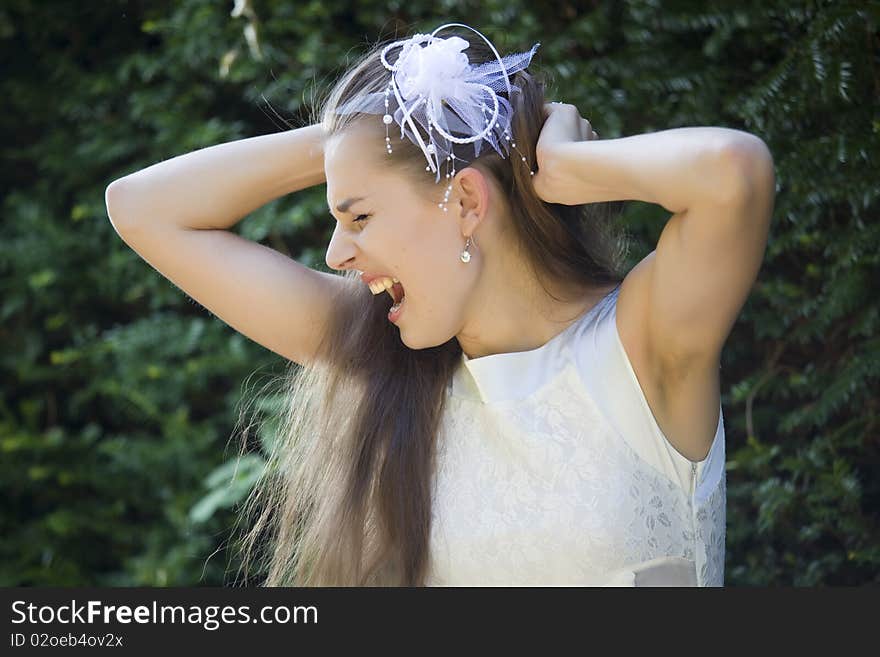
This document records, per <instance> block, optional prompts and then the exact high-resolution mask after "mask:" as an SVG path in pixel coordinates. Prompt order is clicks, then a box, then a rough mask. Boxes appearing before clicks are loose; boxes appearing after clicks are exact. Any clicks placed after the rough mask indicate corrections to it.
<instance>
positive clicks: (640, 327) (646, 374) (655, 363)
mask: <svg viewBox="0 0 880 657" xmlns="http://www.w3.org/2000/svg"><path fill="white" fill-rule="evenodd" d="M654 255H655V252H654V251H652V252H651V253H649V254H648V255H647V256H645V257H644V258H643V259H642V260H641V261H640V262H639V263H638V264H637V265H636V266H634V267H633V268H632V269H631V270H630V271H629V272H628V273H627V275H626V277H625V278H624V280H623V283H622V284H621V286H620V292H619V294H618V298H617V332H618V335H619V336H620V342H621V344H622V345H623V348H624V350H625V351H626V354H627V357H628V358H629V361H630V364H631V365H632V368H633V371H634V372H635V374H636V378H637V379H638V383H639V387H641V389H642V392H643V393H644V395H645V400H646V401H647V402H648V406H649V408H650V409H651V413H652V414H653V415H654V419H655V420H656V421H657V425H658V426H659V427H660V430H661V431H662V432H663V435H664V436H666V439H667V440H668V441H669V443H670V444H671V445H672V447H673V448H675V450H676V451H677V452H678V453H679V454H681V455H682V456H684V457H685V458H687V459H688V460H690V461H702V460H704V459H705V458H706V456H707V455H708V453H709V448H710V447H711V445H712V439H713V437H714V435H715V429H716V427H717V426H718V420H719V407H720V403H721V391H720V372H719V369H718V366H717V364H710V365H701V364H696V363H692V364H690V365H689V366H688V367H686V368H685V367H683V366H681V367H679V366H677V365H676V364H674V363H669V362H664V360H663V358H662V357H661V355H660V354H658V353H653V352H652V350H651V349H650V341H649V340H648V339H647V327H648V326H649V319H650V318H649V317H648V309H649V308H650V307H651V304H650V303H648V297H647V295H648V294H649V293H650V289H651V288H650V278H651V267H652V264H653V260H654Z"/></svg>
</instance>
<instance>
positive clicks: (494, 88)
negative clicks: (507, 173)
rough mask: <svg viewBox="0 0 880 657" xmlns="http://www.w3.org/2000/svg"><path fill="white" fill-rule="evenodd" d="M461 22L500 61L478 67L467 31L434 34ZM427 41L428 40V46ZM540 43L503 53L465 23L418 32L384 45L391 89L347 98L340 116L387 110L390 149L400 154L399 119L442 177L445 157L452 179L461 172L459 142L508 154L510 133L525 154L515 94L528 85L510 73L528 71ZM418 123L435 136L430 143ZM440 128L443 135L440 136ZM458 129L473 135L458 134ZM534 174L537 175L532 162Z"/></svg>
mask: <svg viewBox="0 0 880 657" xmlns="http://www.w3.org/2000/svg"><path fill="white" fill-rule="evenodd" d="M453 26H459V27H465V28H467V29H469V30H473V31H474V32H476V33H477V34H479V35H480V37H482V38H483V40H484V41H485V42H486V43H487V44H488V45H489V47H490V48H491V49H492V52H494V53H495V56H496V57H497V58H498V61H490V62H485V63H483V64H479V65H471V64H470V62H469V61H468V57H467V55H466V54H464V53H463V52H462V51H463V50H465V49H467V48H468V47H469V46H470V43H469V42H468V41H467V40H466V39H463V38H461V37H459V36H452V37H449V38H445V39H444V38H440V37H435V36H434V35H435V34H436V33H437V32H439V31H440V30H442V29H444V28H447V27H453ZM423 43H427V45H426V46H424V47H422V44H423ZM540 45H541V44H540V43H536V44H535V45H534V46H532V48H531V50H529V51H527V52H522V53H515V54H511V55H506V56H505V57H501V55H499V54H498V51H497V50H496V49H495V46H493V45H492V43H491V42H490V41H489V40H488V39H486V37H484V36H483V35H482V34H481V33H480V32H479V31H477V30H475V29H474V28H472V27H470V26H469V25H465V24H463V23H446V24H445V25H441V26H440V27H438V28H437V29H436V30H434V31H433V32H431V34H416V35H414V36H412V37H410V38H409V39H404V40H402V41H395V42H394V43H391V44H389V45H387V46H386V47H385V48H383V49H382V52H381V54H380V58H381V60H382V64H383V65H384V66H385V68H387V69H388V70H389V71H391V79H390V81H389V83H388V87H387V88H386V89H385V91H384V93H383V92H377V93H371V94H367V95H366V96H365V97H361V98H358V99H356V100H354V101H352V102H350V103H347V104H346V105H344V106H343V107H342V108H340V109H338V110H337V113H339V114H351V113H355V112H362V113H368V114H382V121H383V123H384V124H385V146H386V150H387V152H388V153H391V152H393V151H392V148H391V138H390V137H389V136H388V126H389V125H390V124H391V123H392V121H395V122H397V124H398V125H399V126H400V138H401V139H403V138H404V137H407V138H408V139H410V141H412V142H413V143H415V144H416V145H417V146H419V148H421V149H422V152H423V153H424V154H425V159H426V160H427V161H428V166H427V167H425V171H434V172H436V174H437V182H439V181H440V161H441V159H442V160H444V161H446V162H447V163H449V162H452V172H451V173H450V172H449V165H448V164H447V173H446V177H447V178H450V179H451V178H453V177H454V176H455V160H461V159H462V158H458V157H456V156H455V154H454V152H453V148H454V146H453V144H468V143H473V144H474V157H475V158H476V157H478V156H479V154H480V147H481V145H482V142H483V141H486V142H488V143H489V144H490V145H491V146H492V148H494V149H495V150H496V151H497V152H498V153H499V155H501V157H506V156H507V155H508V154H509V151H508V152H507V153H505V152H504V150H503V149H502V144H503V141H502V137H503V138H504V140H505V141H507V142H510V145H511V146H513V148H516V150H517V151H519V149H518V148H517V147H516V142H515V141H511V134H510V124H511V120H512V116H513V107H512V105H511V104H510V102H509V100H508V99H509V98H512V95H513V93H514V92H520V91H521V89H520V88H519V87H517V86H516V85H511V84H510V79H509V77H508V76H509V75H510V74H512V73H515V72H516V71H519V70H521V69H524V68H526V67H527V66H528V65H529V63H530V62H531V60H532V56H533V55H534V54H535V50H537V49H538V46H540ZM396 47H400V48H401V52H400V54H399V55H398V57H397V60H396V61H395V63H394V64H393V65H392V64H389V63H388V60H387V59H386V58H385V55H386V53H387V52H388V51H389V50H391V49H392V48H396ZM502 90H506V91H507V98H502V97H500V96H499V95H498V94H497V92H498V91H502ZM392 92H393V94H394V98H395V100H396V102H397V105H398V107H397V109H395V111H394V113H393V114H389V97H390V96H391V94H392ZM487 112H488V113H489V115H487ZM414 121H416V122H418V124H419V125H420V126H421V128H422V131H423V132H424V133H427V137H428V139H427V141H428V143H427V144H426V143H425V140H424V139H423V138H422V135H421V134H419V130H418V129H417V127H416V124H415V123H414ZM407 126H409V130H407ZM435 130H436V132H437V133H439V137H437V136H435V134H434V132H435ZM453 132H457V133H459V134H463V135H467V136H466V137H456V136H455V135H454V134H453ZM441 138H442V139H441ZM519 153H520V156H521V159H522V161H523V162H526V158H525V156H524V155H522V151H519ZM530 173H531V175H534V174H535V172H534V171H531V167H530ZM451 191H452V182H451V180H450V183H449V186H448V187H447V189H446V194H445V197H444V200H443V203H440V204H438V205H439V207H441V208H443V211H444V212H446V211H447V208H446V204H447V202H448V200H449V194H450V192H451Z"/></svg>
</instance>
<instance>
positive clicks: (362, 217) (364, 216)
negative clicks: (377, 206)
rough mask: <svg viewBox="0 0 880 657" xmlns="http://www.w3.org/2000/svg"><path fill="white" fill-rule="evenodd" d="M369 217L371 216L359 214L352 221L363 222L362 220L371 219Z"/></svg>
mask: <svg viewBox="0 0 880 657" xmlns="http://www.w3.org/2000/svg"><path fill="white" fill-rule="evenodd" d="M371 216H372V215H369V214H359V215H358V216H356V217H355V218H354V219H352V221H363V220H364V219H367V218H368V217H371Z"/></svg>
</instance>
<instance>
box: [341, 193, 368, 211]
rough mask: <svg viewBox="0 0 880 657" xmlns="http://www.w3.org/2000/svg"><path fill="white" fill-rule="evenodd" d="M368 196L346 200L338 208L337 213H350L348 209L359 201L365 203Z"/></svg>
mask: <svg viewBox="0 0 880 657" xmlns="http://www.w3.org/2000/svg"><path fill="white" fill-rule="evenodd" d="M365 198H366V196H355V197H354V198H348V199H345V200H344V201H343V202H342V203H340V204H339V205H337V206H336V211H337V212H348V209H349V208H350V207H351V206H352V205H354V204H355V203H357V202H358V201H363V200H364V199H365Z"/></svg>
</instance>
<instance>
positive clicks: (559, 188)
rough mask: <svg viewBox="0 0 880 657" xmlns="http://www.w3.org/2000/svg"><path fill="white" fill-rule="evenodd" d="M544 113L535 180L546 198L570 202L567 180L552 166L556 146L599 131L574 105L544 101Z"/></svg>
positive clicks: (544, 198) (536, 154) (594, 135)
mask: <svg viewBox="0 0 880 657" xmlns="http://www.w3.org/2000/svg"><path fill="white" fill-rule="evenodd" d="M544 117H545V121H544V127H543V128H542V129H541V134H540V135H539V136H538V143H537V144H536V146H535V159H536V161H537V165H538V172H537V173H536V174H535V175H534V177H533V178H532V184H533V185H534V187H535V193H536V194H537V195H538V196H539V197H540V198H541V200H543V201H544V202H546V203H562V204H567V205H570V204H571V203H570V202H567V201H568V196H569V194H567V190H568V183H567V182H566V180H565V177H564V176H562V175H561V174H562V172H561V171H556V170H554V167H553V160H554V154H555V152H556V149H557V148H558V147H559V146H560V145H562V144H568V143H571V142H578V141H589V140H591V139H598V138H599V135H598V134H597V133H596V131H595V130H593V126H592V125H590V122H589V121H588V120H587V119H585V118H584V117H582V116H581V115H580V114H579V113H578V109H577V107H575V106H574V105H569V104H567V103H545V104H544Z"/></svg>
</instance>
